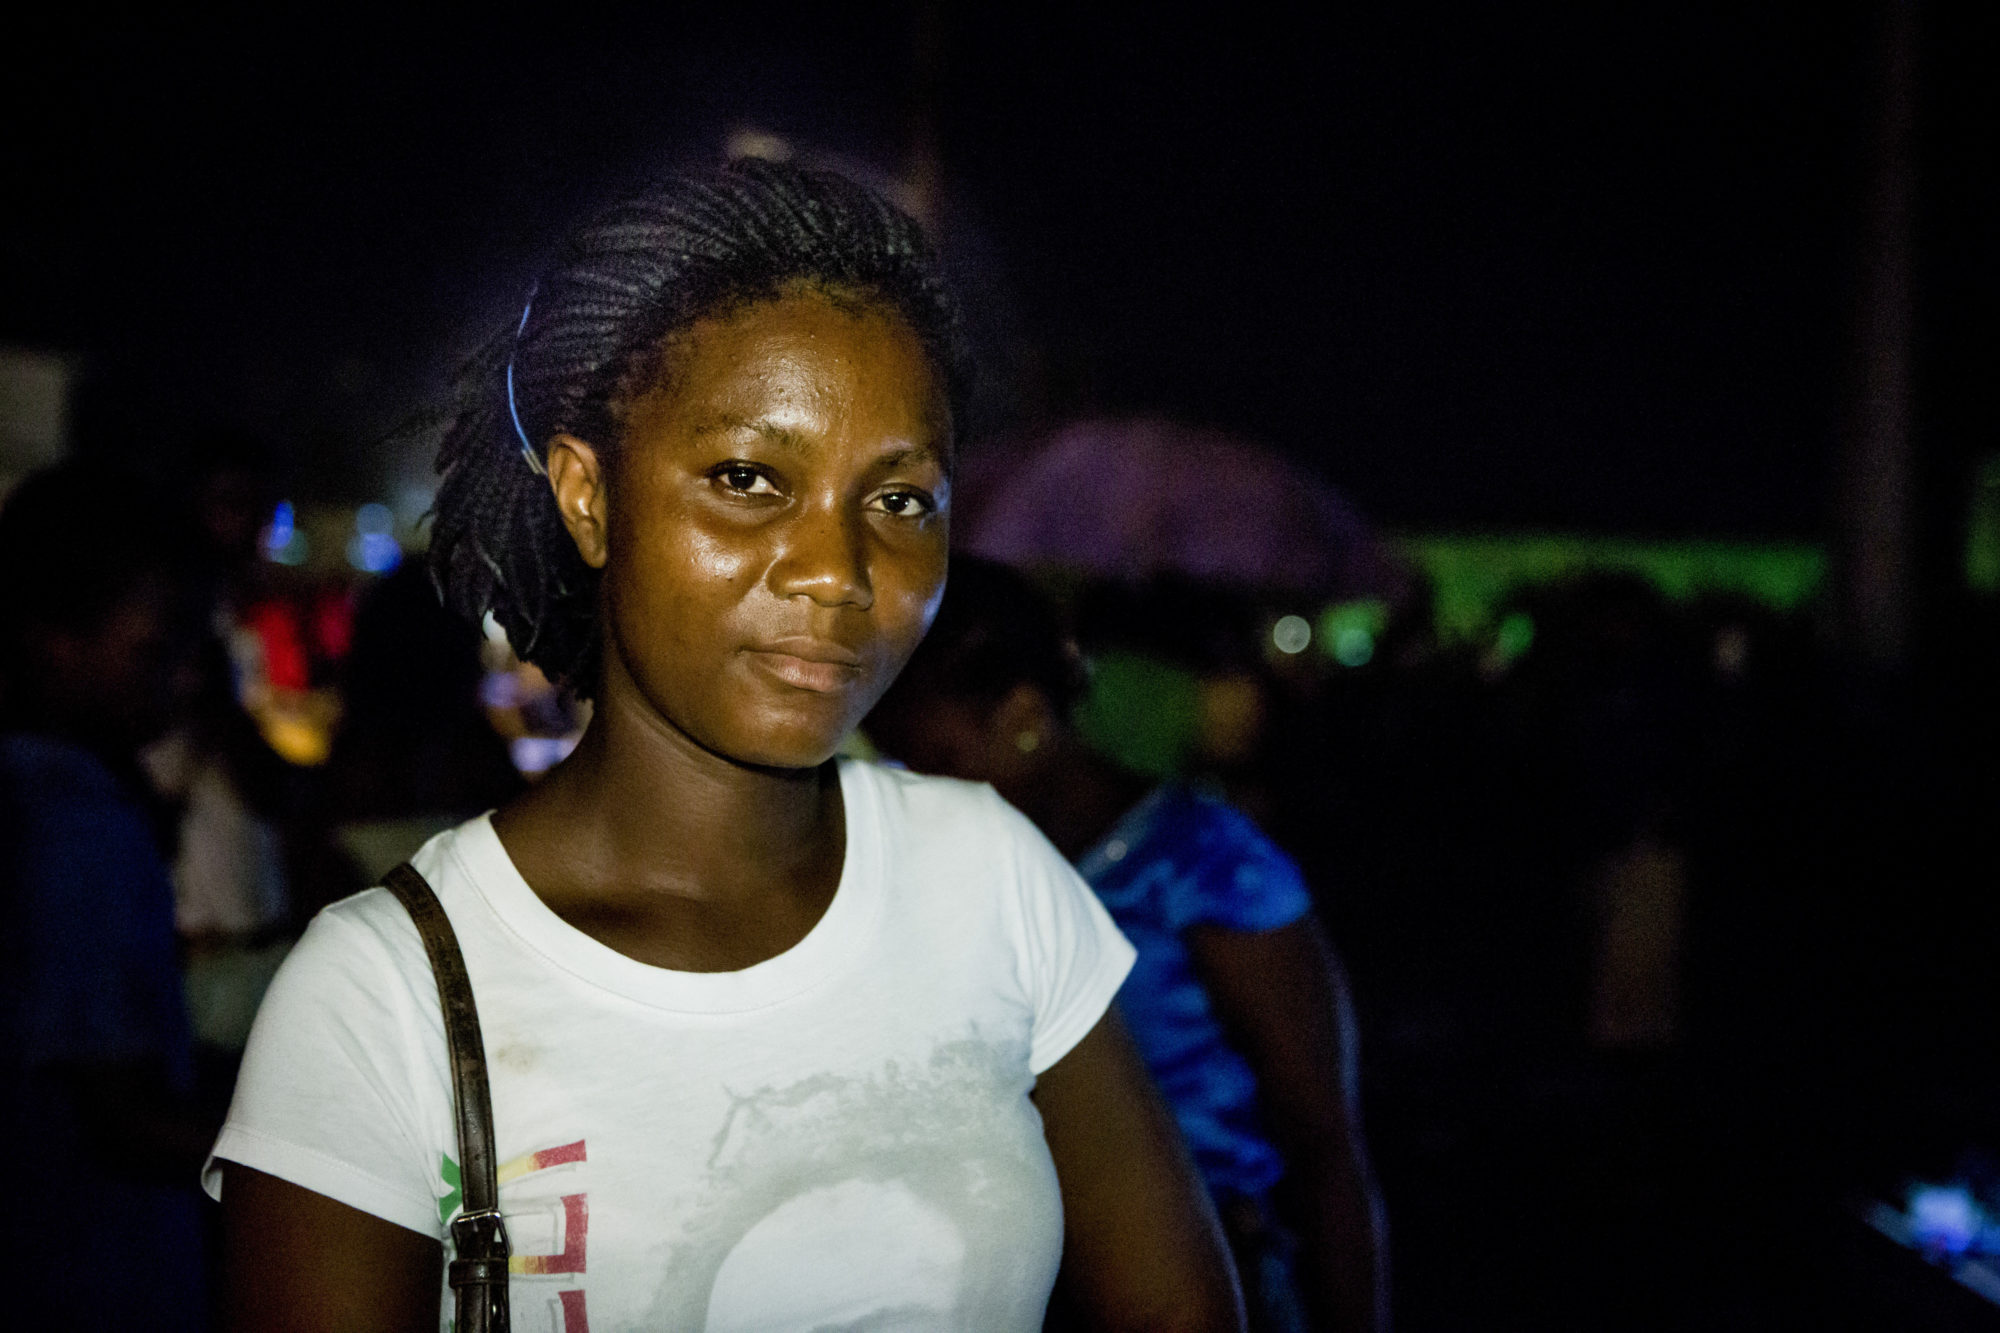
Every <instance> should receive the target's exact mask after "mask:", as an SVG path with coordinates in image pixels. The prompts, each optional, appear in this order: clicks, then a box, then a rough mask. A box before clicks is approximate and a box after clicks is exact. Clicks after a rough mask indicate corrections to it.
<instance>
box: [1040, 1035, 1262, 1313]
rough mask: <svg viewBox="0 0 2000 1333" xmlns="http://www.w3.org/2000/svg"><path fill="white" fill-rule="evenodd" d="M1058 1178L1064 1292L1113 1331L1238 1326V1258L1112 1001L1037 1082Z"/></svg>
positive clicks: (1240, 1308)
mask: <svg viewBox="0 0 2000 1333" xmlns="http://www.w3.org/2000/svg"><path fill="white" fill-rule="evenodd" d="M1034 1098H1035V1105H1036V1106H1037V1107H1039V1108H1040V1110H1041V1113H1042V1127H1043V1132H1044V1133H1045V1134H1046V1135H1047V1137H1048V1142H1049V1155H1050V1156H1051V1157H1053V1158H1054V1159H1055V1165H1056V1177H1057V1179H1058V1180H1059V1181H1060V1182H1061V1185H1062V1202H1063V1218H1064V1220H1063V1266H1062V1283H1063V1287H1064V1294H1065V1295H1066V1297H1067V1298H1068V1299H1069V1300H1070V1301H1071V1303H1073V1304H1074V1305H1076V1306H1078V1307H1079V1308H1080V1310H1081V1312H1082V1313H1083V1315H1084V1316H1085V1318H1086V1319H1087V1320H1088V1321H1089V1322H1090V1324H1091V1325H1092V1326H1093V1327H1096V1328H1101V1329H1105V1330H1112V1331H1113V1333H1126V1331H1127V1330H1130V1331H1131V1333H1140V1331H1141V1330H1144V1331H1145V1333H1224V1331H1235V1330H1241V1329H1242V1327H1243V1302H1242V1297H1241V1295H1240V1294H1239V1293H1238V1292H1237V1289H1236V1282H1235V1270H1234V1269H1233V1267H1232V1266H1231V1265H1230V1262H1229V1258H1228V1252H1227V1251H1226V1249H1225V1248H1224V1246H1223V1243H1222V1233H1221V1230H1220V1228H1219V1227H1218V1226H1217V1225H1216V1221H1215V1210H1214V1208H1213V1207H1212V1206H1211V1205H1210V1204H1209V1200H1208V1193H1207V1191H1206V1190H1204V1189H1203V1188H1202V1185H1201V1182H1200V1180H1199V1179H1197V1178H1196V1176H1195V1173H1194V1167H1193V1164H1192V1163H1190V1162H1189V1160H1188V1156H1187V1150H1186V1149H1185V1148H1184V1147H1182V1145H1181V1139H1180V1132H1179V1130H1178V1129H1176V1128H1175V1126H1174V1122H1173V1120H1172V1118H1171V1117H1170V1116H1169V1115H1168V1114H1167V1111H1166V1108H1165V1107H1164V1106H1163V1105H1161V1103H1160V1099H1159V1095H1158V1094H1157V1093H1156V1092H1155V1091H1154V1090H1153V1084H1152V1080H1151V1079H1150V1078H1148V1077H1147V1074H1146V1067H1145V1065H1144V1064H1143V1063H1141V1062H1140V1059H1139V1055H1138V1052H1137V1051H1135V1050H1134V1049H1133V1048H1132V1039H1131V1038H1130V1037H1129V1036H1127V1035H1126V1032H1125V1025H1124V1023H1123V1022H1122V1021H1120V1019H1119V1018H1118V1011H1117V1010H1116V1009H1113V1010H1111V1011H1109V1012H1107V1013H1106V1014H1105V1015H1104V1017H1103V1018H1102V1019H1100V1020H1099V1021H1098V1024H1097V1026H1096V1027H1095V1028H1092V1029H1091V1031H1090V1035H1089V1036H1087V1037H1085V1038H1084V1039H1083V1040H1082V1041H1080V1042H1078V1043H1077V1044H1076V1046H1075V1047H1074V1048H1073V1049H1072V1050H1071V1051H1070V1052H1069V1054H1067V1055H1065V1056H1063V1058H1062V1059H1060V1060H1058V1061H1057V1062H1056V1063H1055V1064H1054V1065H1053V1066H1052V1067H1051V1068H1050V1069H1049V1070H1048V1071H1047V1072H1045V1073H1044V1074H1043V1075H1042V1076H1041V1079H1040V1081H1039V1082H1038V1083H1037V1084H1036V1087H1035V1093H1034Z"/></svg>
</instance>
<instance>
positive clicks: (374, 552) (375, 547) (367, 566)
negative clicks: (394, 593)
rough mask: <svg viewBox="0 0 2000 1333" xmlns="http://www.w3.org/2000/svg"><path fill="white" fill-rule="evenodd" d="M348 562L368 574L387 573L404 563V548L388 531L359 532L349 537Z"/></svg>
mask: <svg viewBox="0 0 2000 1333" xmlns="http://www.w3.org/2000/svg"><path fill="white" fill-rule="evenodd" d="M347 563H348V564H350V565H353V566H354V567H355V568H356V569H358V570H361V571H362V572H363V573H367V574H387V573H388V572H389V571H390V570H392V569H394V568H395V567H396V566H397V565H400V564H402V563H403V548H402V547H400V546H398V545H396V539H395V538H394V537H391V536H390V535H389V534H388V533H386V532H357V533H355V534H354V536H353V537H351V538H349V539H348V543H347Z"/></svg>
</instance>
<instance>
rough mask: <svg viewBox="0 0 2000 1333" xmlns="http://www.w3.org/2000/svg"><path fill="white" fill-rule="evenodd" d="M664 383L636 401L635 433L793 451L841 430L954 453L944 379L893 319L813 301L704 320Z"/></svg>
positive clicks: (799, 295)
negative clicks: (765, 443) (740, 440)
mask: <svg viewBox="0 0 2000 1333" xmlns="http://www.w3.org/2000/svg"><path fill="white" fill-rule="evenodd" d="M663 361H664V364H663V365H662V366H661V367H660V369H661V374H660V376H659V378H658V379H657V380H656V381H655V383H654V384H652V385H651V386H648V388H647V389H646V390H644V391H642V393H641V394H640V396H639V397H638V398H637V399H636V400H635V402H634V408H635V410H634V412H633V414H632V418H631V423H630V424H631V425H632V426H633V427H634V428H637V429H641V430H643V429H644V424H642V423H645V422H649V423H650V424H651V425H653V426H656V427H657V426H663V425H666V424H667V422H668V421H672V422H673V424H674V425H675V427H677V429H678V430H679V431H681V432H684V433H687V434H690V435H712V434H719V433H724V432H731V431H738V432H741V431H747V432H751V433H755V434H758V435H761V436H764V437H766V438H767V439H769V440H770V441H771V442H772V443H774V444H777V445H780V446H786V445H795V444H797V443H799V442H801V441H803V440H805V439H807V438H810V437H811V436H813V435H816V434H820V433H823V432H825V431H826V430H829V429H833V428H837V427H840V426H847V427H861V428H864V429H873V430H877V431H884V430H886V431H887V432H889V433H892V434H895V435H898V436H901V437H905V438H907V439H909V440H910V441H911V443H912V444H913V445H918V446H922V447H924V448H927V449H932V450H936V451H937V452H938V453H939V454H940V455H943V454H946V453H948V452H949V449H950V435H951V419H950V407H949V402H948V399H947V397H946V394H945V389H944V385H943V383H942V382H941V375H940V373H939V368H938V367H937V366H936V364H935V363H934V362H933V360H932V358H931V356H930V353H929V351H928V349H927V348H926V347H925V346H924V344H923V341H922V340H921V339H920V338H919V337H918V336H917V334H916V332H915V331H914V330H913V329H912V328H911V327H910V325H909V324H908V322H907V321H906V320H904V319H903V318H902V317H901V316H900V315H899V314H898V313H897V312H896V311H895V310H894V309H893V308H889V307H886V306H884V305H883V304H881V303H879V302H877V303H874V304H871V305H864V306H857V305H854V304H852V303H849V302H844V301H843V302H835V301H833V300H829V299H828V298H827V297H826V296H825V295H824V294H822V293H819V292H816V291H805V292H796V293H787V294H784V295H781V296H778V297H774V298H771V299H769V300H766V301H760V302H757V303H755V304H752V305H745V306H740V307H736V308H734V309H732V310H730V311H728V312H726V313H723V314H720V315H717V316H711V317H708V318H704V319H702V320H698V321H696V322H695V323H694V324H693V325H691V326H690V327H689V328H688V329H686V330H685V331H684V332H683V333H681V334H680V335H678V336H677V337H676V338H675V339H674V340H673V341H672V343H671V345H670V350H669V351H668V354H667V355H666V356H665V357H664V358H663Z"/></svg>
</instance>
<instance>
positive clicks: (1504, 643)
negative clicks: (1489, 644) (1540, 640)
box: [1493, 611, 1535, 667]
mask: <svg viewBox="0 0 2000 1333" xmlns="http://www.w3.org/2000/svg"><path fill="white" fill-rule="evenodd" d="M1534 646H1535V618H1534V617H1533V616H1531V615H1529V614H1528V613H1527V612H1526V611H1514V612H1511V613H1509V614H1508V615H1507V616H1506V617H1505V618H1503V619H1502V620H1501V621H1500V628H1499V629H1498V630H1497V631H1495V632H1494V635H1493V656H1494V659H1495V660H1496V661H1497V663H1498V664H1499V665H1500V666H1501V667H1510V666H1512V665H1514V663H1516V662H1518V661H1520V660H1521V659H1522V658H1523V657H1526V656H1527V655H1528V650H1529V649H1530V648H1532V647H1534Z"/></svg>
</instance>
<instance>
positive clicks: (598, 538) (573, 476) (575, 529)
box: [549, 435, 611, 569]
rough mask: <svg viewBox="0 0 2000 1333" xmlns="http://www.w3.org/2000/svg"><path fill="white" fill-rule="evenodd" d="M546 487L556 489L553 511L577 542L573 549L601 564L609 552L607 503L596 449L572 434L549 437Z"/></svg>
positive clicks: (589, 562)
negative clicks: (560, 516) (606, 522)
mask: <svg viewBox="0 0 2000 1333" xmlns="http://www.w3.org/2000/svg"><path fill="white" fill-rule="evenodd" d="M549 489H550V490H552V491H554V492H555V493H556V512H557V513H559V514H561V515H562V521H563V526H564V527H566V528H568V529H569V536H570V540H571V541H573V542H575V543H576V553H577V554H578V555H580V556H582V557H583V563H584V564H586V565H589V566H590V567H591V568H592V569H602V568H604V562H605V560H606V559H608V558H609V556H610V553H611V546H610V541H609V539H608V537H607V536H606V524H605V517H606V514H607V512H608V511H609V509H610V504H609V500H608V497H607V496H606V495H605V490H604V463H603V460H602V459H600V458H599V457H598V456H597V450H596V449H594V448H592V447H591V446H590V445H589V444H587V443H585V442H584V441H582V440H579V439H578V438H576V436H574V435H558V436H556V437H555V438H554V439H553V440H551V441H549Z"/></svg>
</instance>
